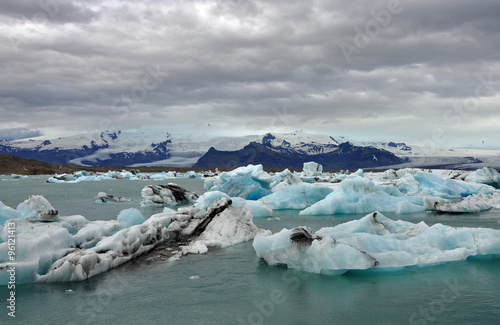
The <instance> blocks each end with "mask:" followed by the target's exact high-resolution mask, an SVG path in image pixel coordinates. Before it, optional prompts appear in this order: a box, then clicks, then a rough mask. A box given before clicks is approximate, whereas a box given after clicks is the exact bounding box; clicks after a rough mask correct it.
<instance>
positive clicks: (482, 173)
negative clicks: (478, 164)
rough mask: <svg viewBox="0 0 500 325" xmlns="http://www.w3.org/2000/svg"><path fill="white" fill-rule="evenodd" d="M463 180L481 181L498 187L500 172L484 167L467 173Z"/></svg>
mask: <svg viewBox="0 0 500 325" xmlns="http://www.w3.org/2000/svg"><path fill="white" fill-rule="evenodd" d="M465 180H466V181H467V182H476V183H483V184H488V185H493V186H495V187H497V188H498V187H500V174H499V173H498V172H497V171H496V170H495V169H493V168H488V167H484V168H482V169H478V170H476V171H474V172H472V173H471V174H469V175H468V176H467V177H466V178H465Z"/></svg>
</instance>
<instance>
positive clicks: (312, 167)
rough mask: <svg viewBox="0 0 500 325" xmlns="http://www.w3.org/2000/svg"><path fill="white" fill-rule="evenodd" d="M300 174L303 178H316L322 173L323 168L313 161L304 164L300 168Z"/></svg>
mask: <svg viewBox="0 0 500 325" xmlns="http://www.w3.org/2000/svg"><path fill="white" fill-rule="evenodd" d="M302 173H303V174H304V176H318V175H321V173H323V166H322V165H321V164H318V163H317V162H314V161H310V162H305V163H304V165H303V167H302Z"/></svg>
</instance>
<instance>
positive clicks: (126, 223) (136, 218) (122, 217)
mask: <svg viewBox="0 0 500 325" xmlns="http://www.w3.org/2000/svg"><path fill="white" fill-rule="evenodd" d="M116 220H118V222H119V223H120V224H121V228H122V229H124V228H128V227H132V226H135V225H140V224H141V223H143V222H144V221H145V220H146V219H144V216H143V215H142V213H141V211H139V210H138V209H135V208H130V209H125V210H122V211H120V213H119V214H118V217H116Z"/></svg>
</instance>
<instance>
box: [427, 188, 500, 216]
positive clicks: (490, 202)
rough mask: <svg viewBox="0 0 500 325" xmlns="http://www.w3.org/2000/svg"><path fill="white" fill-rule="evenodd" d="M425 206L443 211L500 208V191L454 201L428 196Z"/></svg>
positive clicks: (473, 210) (477, 210) (475, 210)
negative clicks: (438, 199) (439, 199)
mask: <svg viewBox="0 0 500 325" xmlns="http://www.w3.org/2000/svg"><path fill="white" fill-rule="evenodd" d="M424 206H425V207H426V208H427V209H428V210H435V211H441V212H459V213H462V212H480V211H484V210H489V209H491V208H494V209H500V192H495V193H491V194H473V195H470V196H467V197H465V198H463V199H462V200H460V201H459V202H453V201H448V200H446V201H444V200H441V201H437V200H433V199H430V198H426V199H425V201H424Z"/></svg>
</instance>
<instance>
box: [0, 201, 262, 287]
mask: <svg viewBox="0 0 500 325" xmlns="http://www.w3.org/2000/svg"><path fill="white" fill-rule="evenodd" d="M32 197H35V198H36V199H38V201H40V202H42V203H44V204H45V201H46V199H45V198H43V197H41V196H32ZM0 207H2V210H1V211H0V212H1V213H2V216H3V215H4V214H6V215H7V217H18V216H19V215H18V214H15V213H13V210H9V209H7V208H5V207H4V206H0ZM46 207H47V205H45V206H44V208H46ZM29 208H31V210H32V212H31V214H28V213H27V214H25V215H24V216H27V218H25V219H22V218H14V219H9V222H11V223H15V224H16V226H15V228H16V241H17V245H16V263H17V266H16V283H19V284H20V283H30V282H53V281H79V280H84V279H87V278H90V277H92V276H95V275H97V274H100V273H103V272H106V271H108V270H109V269H111V268H114V267H116V266H119V265H121V264H123V263H125V262H127V261H130V260H132V259H134V258H137V257H139V256H141V255H143V254H146V253H148V252H150V251H152V250H153V249H155V248H158V247H159V246H161V247H167V246H176V247H179V250H180V252H181V254H182V255H185V254H192V253H206V252H207V251H208V249H209V248H210V247H218V248H224V247H227V246H230V245H234V244H237V243H241V242H243V241H248V240H251V239H253V238H254V236H255V235H256V234H258V233H260V232H262V230H261V229H260V228H258V227H256V226H255V225H254V224H253V221H252V218H253V213H252V210H251V209H250V208H249V207H247V206H243V205H242V206H232V202H231V200H230V199H227V198H221V199H218V200H216V201H215V202H214V204H213V206H212V207H211V208H209V209H208V211H207V212H206V213H202V214H199V213H198V212H199V209H198V208H196V207H186V208H179V209H178V211H177V212H169V213H159V214H155V215H153V216H151V217H150V218H149V219H147V220H144V218H143V217H142V214H141V213H140V211H139V210H137V209H126V210H122V211H121V212H120V214H119V216H118V218H117V220H110V221H89V220H87V219H85V217H83V216H80V215H73V216H60V217H59V219H58V220H53V221H51V222H47V221H42V220H40V219H39V218H38V217H37V215H36V214H35V213H36V211H39V210H37V208H38V206H36V205H33V204H32V205H29V204H26V209H25V210H26V211H27V210H28V209H29ZM5 211H6V212H5ZM23 211H24V210H23ZM28 215H32V216H28ZM6 230H7V229H4V230H3V231H2V240H3V242H1V243H0V285H6V284H7V283H8V273H7V272H6V269H7V268H8V265H9V262H8V261H7V259H6V258H7V256H8V255H7V251H8V245H7V243H6V242H5V240H6V239H7V238H8V233H7V231H6Z"/></svg>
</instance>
